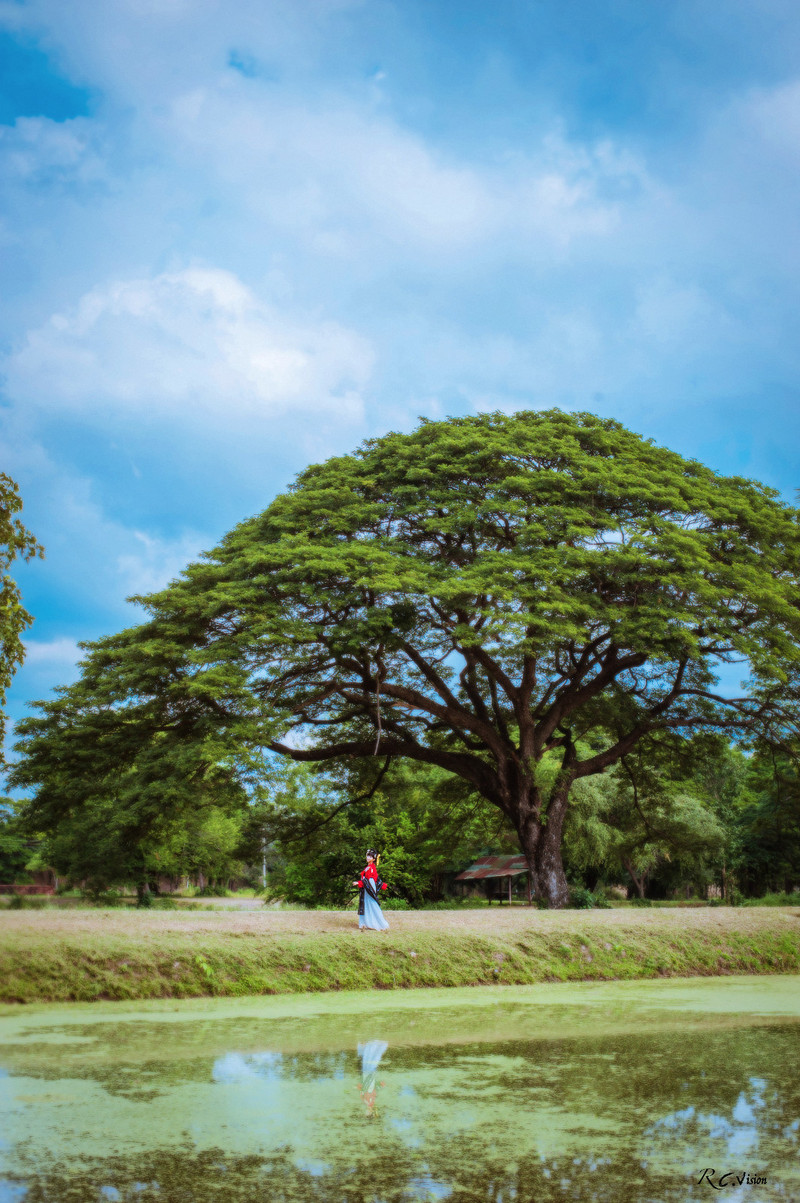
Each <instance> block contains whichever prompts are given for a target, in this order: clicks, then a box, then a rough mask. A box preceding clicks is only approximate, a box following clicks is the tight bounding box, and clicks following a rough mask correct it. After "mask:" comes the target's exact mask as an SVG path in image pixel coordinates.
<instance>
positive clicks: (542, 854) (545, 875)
mask: <svg viewBox="0 0 800 1203" xmlns="http://www.w3.org/2000/svg"><path fill="white" fill-rule="evenodd" d="M567 800H568V790H564V791H563V792H562V793H561V794H559V795H558V796H556V797H554V798H553V799H551V802H550V806H549V807H548V813H547V822H546V823H542V822H541V820H540V819H538V818H537V817H536V814H535V812H534V809H533V807H532V806H531V805H530V802H529V801H528V800H527V799H525V800H524V801H523V803H522V805H520V807H519V810H518V819H517V835H518V836H519V843H520V847H521V848H522V851H523V853H524V854H525V859H526V861H527V862H528V870H529V873H530V883H531V888H532V892H533V895H534V897H535V898H536V900H537V901H539V902H546V903H547V905H548V907H550V908H551V909H553V910H558V909H560V908H562V907H565V906H566V905H567V903H568V902H569V886H568V885H567V879H566V876H565V874H564V865H563V863H562V860H561V829H562V827H563V823H564V814H565V812H566V808H567Z"/></svg>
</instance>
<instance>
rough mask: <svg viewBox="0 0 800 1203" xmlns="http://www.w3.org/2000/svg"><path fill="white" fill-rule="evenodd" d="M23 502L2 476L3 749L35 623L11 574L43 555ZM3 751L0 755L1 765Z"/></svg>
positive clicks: (0, 698)
mask: <svg viewBox="0 0 800 1203" xmlns="http://www.w3.org/2000/svg"><path fill="white" fill-rule="evenodd" d="M21 509H22V498H21V497H20V494H19V488H18V486H17V484H16V483H15V482H14V481H13V480H12V479H11V477H10V476H6V474H5V472H0V748H1V747H2V743H3V739H4V737H5V712H4V707H5V700H6V693H7V691H8V687H9V685H10V684H11V678H12V677H13V676H14V673H15V672H16V670H17V669H18V668H19V666H20V664H21V663H22V661H23V660H24V659H25V648H24V646H23V643H22V634H23V632H24V631H25V630H27V628H28V627H29V626H30V624H31V622H32V621H33V619H32V618H31V616H30V614H29V613H28V611H27V610H26V609H25V607H24V606H23V605H22V597H21V595H20V591H19V586H18V585H17V583H16V581H15V580H14V579H13V577H12V576H11V575H10V574H9V568H10V567H11V565H12V564H13V563H14V561H15V560H16V559H18V558H20V559H23V560H30V559H31V558H32V557H33V556H40V555H43V554H44V553H43V551H42V548H41V546H40V545H39V544H38V543H37V542H36V539H35V538H34V537H33V535H32V534H31V532H30V531H29V530H27V529H26V528H25V527H24V526H23V524H22V521H21V519H20V518H18V517H17V515H18V514H19V512H20V510H21ZM1 761H2V751H0V762H1Z"/></svg>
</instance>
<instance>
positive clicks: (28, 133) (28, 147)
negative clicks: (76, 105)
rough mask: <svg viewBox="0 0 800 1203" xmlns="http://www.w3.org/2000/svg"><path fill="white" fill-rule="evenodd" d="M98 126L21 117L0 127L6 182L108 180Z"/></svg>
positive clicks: (81, 119) (87, 122)
mask: <svg viewBox="0 0 800 1203" xmlns="http://www.w3.org/2000/svg"><path fill="white" fill-rule="evenodd" d="M101 141H102V140H101V138H100V137H99V129H98V126H97V123H96V122H94V121H91V120H89V119H87V118H85V117H75V118H72V119H71V120H69V121H51V120H50V119H49V118H47V117H19V118H18V119H17V121H16V122H15V123H14V125H12V126H0V154H2V156H3V170H4V173H5V175H6V180H7V181H10V180H12V179H17V180H19V181H20V182H22V183H24V184H26V185H31V184H43V183H46V184H48V185H49V186H51V187H52V185H53V184H54V183H55V184H58V183H69V184H96V183H97V182H98V181H101V180H104V179H106V178H107V177H108V171H107V167H106V163H105V153H104V149H103V147H102V144H101Z"/></svg>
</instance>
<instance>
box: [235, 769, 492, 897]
mask: <svg viewBox="0 0 800 1203" xmlns="http://www.w3.org/2000/svg"><path fill="white" fill-rule="evenodd" d="M358 769H360V772H359V771H357V770H358ZM276 771H277V772H278V773H279V774H280V777H279V781H280V785H279V786H278V787H277V788H276V789H275V791H274V793H273V794H272V796H271V797H270V798H269V799H264V800H263V801H262V803H261V805H260V806H259V807H257V808H254V809H253V813H252V817H251V821H252V824H253V827H254V830H255V832H256V833H260V836H261V838H264V839H267V840H268V841H269V843H270V849H271V853H272V855H273V859H272V861H271V863H272V871H271V873H270V889H271V891H272V892H273V893H275V894H277V895H278V896H280V897H283V898H286V899H287V900H288V901H291V902H301V903H304V904H306V905H320V904H323V905H324V904H329V905H334V906H341V905H344V904H346V903H347V902H348V901H349V900H351V899H353V898H354V897H355V890H354V888H353V886H352V882H353V880H354V877H355V875H356V874H357V873H358V872H359V871H360V870H361V869H362V868H363V865H364V854H365V852H366V849H367V848H370V847H374V848H376V849H378V850H379V851H380V853H381V863H380V873H381V877H382V878H384V880H385V881H386V882H387V883H388V884H389V887H390V890H389V895H388V899H401V900H403V901H405V902H406V903H409V904H411V905H413V906H420V905H423V904H424V903H426V902H427V901H429V900H430V899H433V898H441V896H442V893H443V891H444V889H445V888H446V884H447V882H448V880H449V879H450V878H451V877H452V876H453V874H454V873H455V872H456V871H457V870H460V869H462V868H464V867H465V866H466V865H467V864H469V863H470V861H471V860H472V859H474V852H475V849H476V848H480V847H484V846H486V845H487V844H491V843H492V842H495V843H496V842H497V841H498V840H499V841H501V843H502V841H504V840H505V841H506V842H507V841H508V839H509V837H510V833H509V832H508V831H507V830H506V829H504V825H503V823H502V821H498V816H497V813H496V811H494V809H493V808H492V807H491V806H489V805H488V804H487V803H486V801H485V800H484V799H482V798H481V797H480V795H477V794H475V793H474V792H472V793H471V792H470V791H469V790H467V789H465V788H464V787H463V785H462V784H461V783H460V782H459V781H458V780H454V779H453V778H452V777H450V776H449V774H447V773H443V772H442V771H440V770H437V769H433V768H429V767H428V766H426V765H415V764H408V763H406V762H403V761H399V762H396V763H393V764H392V765H391V766H390V767H389V768H388V769H387V771H386V772H385V773H383V774H381V775H380V779H379V780H378V779H377V778H376V777H375V776H373V777H372V778H371V779H370V778H369V777H366V774H365V771H364V769H363V766H355V767H354V766H347V765H345V766H342V767H341V768H340V770H339V772H338V773H330V772H328V773H324V774H322V773H320V772H319V771H315V770H313V769H309V768H308V767H307V766H304V765H292V764H288V765H287V764H285V763H284V764H282V765H281V766H279V767H278V768H277V769H276ZM256 848H257V842H256V841H255V840H253V842H252V844H251V847H250V849H249V850H248V851H249V855H250V857H253V856H254V854H255V851H256ZM387 901H388V900H387Z"/></svg>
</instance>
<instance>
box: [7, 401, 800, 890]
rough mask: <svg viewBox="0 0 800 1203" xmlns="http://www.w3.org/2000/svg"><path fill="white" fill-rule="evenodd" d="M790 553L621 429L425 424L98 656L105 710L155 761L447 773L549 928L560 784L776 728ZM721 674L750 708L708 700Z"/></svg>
mask: <svg viewBox="0 0 800 1203" xmlns="http://www.w3.org/2000/svg"><path fill="white" fill-rule="evenodd" d="M798 551H800V527H799V526H798V513H797V511H795V510H792V509H790V508H789V507H787V506H785V505H783V504H782V503H781V502H780V501H779V499H778V498H777V496H776V494H775V493H774V492H773V491H772V490H770V489H768V488H765V487H763V486H761V485H759V484H757V483H754V482H752V481H747V480H744V479H740V478H726V477H721V476H719V475H717V474H715V473H714V472H713V471H711V470H710V469H709V468H706V467H704V466H703V465H701V464H699V463H696V462H692V461H687V460H685V459H682V458H681V457H680V456H679V455H677V454H675V453H674V452H671V451H668V450H665V449H663V448H660V447H657V446H654V445H653V444H652V443H651V442H649V441H647V440H644V439H642V438H640V437H639V436H637V435H635V434H633V433H631V432H630V431H628V430H626V429H625V428H624V427H623V426H621V425H620V424H619V423H617V422H614V421H611V420H605V419H601V418H597V417H594V416H592V415H590V414H576V415H570V414H564V413H561V412H559V411H549V412H527V413H518V414H515V415H512V416H505V415H502V414H493V415H484V416H477V417H471V418H463V419H451V420H448V421H443V422H425V423H423V424H422V425H421V426H420V427H419V428H418V429H417V430H416V431H414V432H413V433H411V434H408V435H401V434H390V435H387V436H386V437H384V438H380V439H376V440H374V441H370V442H368V443H366V444H365V445H364V446H363V447H362V448H360V449H359V450H358V451H357V452H356V453H355V454H353V455H349V456H341V457H337V458H334V459H330V460H328V461H327V462H326V463H323V464H320V465H315V466H312V467H310V468H309V469H307V470H306V471H305V472H303V473H302V474H301V476H300V477H299V478H298V480H297V482H296V483H295V485H294V486H293V487H292V489H291V490H290V491H289V492H287V493H286V494H284V495H281V496H279V497H278V498H276V500H275V501H274V502H273V503H272V505H270V507H269V508H268V509H267V510H266V511H265V512H264V513H262V514H261V515H260V516H258V517H255V518H253V519H251V520H249V521H247V522H244V523H242V524H241V525H240V526H238V527H236V528H235V529H234V530H233V531H232V532H231V533H230V534H229V535H228V536H227V537H226V538H225V539H224V541H223V542H222V544H221V546H220V547H219V548H218V549H217V550H216V551H214V552H213V553H211V554H210V555H209V556H207V557H206V558H205V560H204V561H203V562H201V563H198V564H194V565H191V566H190V567H189V568H188V569H187V570H186V572H185V573H184V574H183V576H182V578H181V579H180V580H179V581H177V582H176V583H175V584H173V585H172V586H170V587H169V588H168V589H166V590H165V591H164V592H162V593H161V594H157V595H155V596H153V597H151V598H149V599H147V604H148V605H149V608H150V611H151V615H152V617H151V621H150V622H149V623H147V624H144V625H143V626H142V627H141V628H138V629H137V630H136V631H133V632H126V633H125V636H124V638H123V637H120V639H119V641H118V642H117V643H116V644H114V641H110V642H109V643H107V644H106V645H105V646H104V647H103V648H102V649H101V650H100V651H99V652H98V653H95V657H97V656H98V655H99V656H100V660H99V661H98V663H102V664H103V665H104V666H105V667H104V670H103V671H104V672H105V673H106V676H108V674H109V673H110V672H112V669H113V672H116V674H117V678H116V679H117V680H118V682H119V684H118V685H117V686H115V687H114V689H113V690H112V693H113V694H114V707H115V708H116V710H115V712H116V711H117V710H121V711H123V712H124V710H125V706H126V705H129V706H130V707H131V708H132V710H133V711H134V712H137V713H141V711H142V707H143V706H144V707H147V706H148V705H150V706H151V711H152V713H153V714H154V715H156V718H155V719H153V724H152V729H153V730H154V731H157V732H158V738H159V739H162V740H163V739H165V738H167V734H166V733H167V732H168V731H170V730H173V731H183V732H184V733H186V732H190V731H191V728H192V723H193V722H196V723H197V724H198V729H207V728H208V724H209V722H212V723H213V724H216V729H217V730H218V731H219V732H224V733H226V738H228V739H229V740H230V741H231V742H232V744H236V742H237V741H239V742H240V743H241V744H242V745H245V744H248V745H250V746H251V747H252V746H260V747H261V748H266V749H270V750H271V752H272V753H277V754H280V755H282V756H286V757H290V758H292V759H293V760H296V761H306V762H317V763H322V764H324V762H332V761H335V762H341V761H347V760H351V761H356V762H361V763H362V764H364V763H369V761H371V760H374V762H375V770H374V771H375V775H376V780H377V779H378V777H379V775H380V774H381V773H382V772H384V770H385V768H386V765H387V763H388V762H390V761H391V759H392V758H397V757H405V758H408V759H410V760H414V761H418V762H422V763H425V764H429V765H435V766H437V767H438V768H439V769H444V770H446V771H447V772H448V773H452V774H454V775H455V776H456V777H459V778H461V779H462V780H463V781H465V782H467V783H468V784H469V786H471V787H472V788H474V789H475V790H477V791H479V792H480V793H481V794H482V795H483V796H484V797H485V798H487V799H488V800H489V801H490V802H491V803H493V804H494V805H495V806H497V807H498V808H499V809H500V810H501V811H502V812H503V814H504V815H505V816H506V817H507V818H508V820H509V821H510V822H511V823H512V824H513V826H514V828H515V830H516V832H517V835H518V837H519V842H520V846H521V848H522V850H523V852H524V854H525V857H526V859H527V861H528V864H529V867H530V871H531V875H532V882H533V887H534V890H535V893H536V895H537V896H538V897H539V898H543V899H546V900H547V901H548V902H549V904H550V905H551V906H563V905H564V904H565V903H566V901H567V895H568V891H567V883H566V879H565V875H564V871H563V866H562V859H561V840H562V830H563V825H564V819H565V815H566V814H567V809H568V806H569V802H570V791H571V790H572V788H573V786H574V784H575V782H576V781H579V780H581V779H582V778H587V777H591V776H592V775H594V774H598V773H602V772H604V770H606V769H608V768H610V767H611V766H613V765H615V764H617V763H619V762H620V761H622V760H623V759H624V758H625V757H626V756H627V755H628V754H629V753H630V752H631V751H632V750H633V749H634V748H635V747H636V745H637V744H638V743H639V742H640V741H641V740H643V738H644V737H645V736H647V737H648V739H649V740H651V741H652V740H655V739H657V738H658V736H659V733H663V734H664V735H669V736H670V738H674V736H675V734H676V733H677V734H678V735H679V736H684V737H689V736H691V735H692V734H693V733H695V732H697V731H698V730H715V729H717V730H728V731H731V732H736V731H739V732H741V731H742V730H751V729H755V728H763V727H764V724H765V723H768V722H769V721H770V720H771V716H772V714H773V712H774V709H775V702H774V697H775V696H776V691H777V692H779V690H780V687H781V682H782V681H783V680H785V678H786V675H787V672H790V671H791V666H792V665H793V664H794V663H795V662H796V661H797V659H798V645H799V644H800V611H799V610H798ZM733 661H735V662H739V664H740V669H739V675H740V676H745V675H746V674H747V672H748V671H749V672H750V674H751V677H752V679H753V681H754V682H755V683H756V684H757V685H758V687H759V691H758V693H757V694H756V693H755V692H754V693H753V694H752V695H751V696H743V697H738V698H734V697H730V696H728V695H727V692H726V691H719V690H718V689H717V687H716V679H717V678H716V673H717V670H718V669H719V668H720V666H726V665H728V664H729V663H730V662H733ZM137 664H138V665H144V666H145V667H143V668H141V669H137V668H136V667H135V666H136V665H137ZM131 665H133V666H134V668H131ZM114 666H116V667H114ZM90 675H91V674H90ZM126 681H127V684H125V682H126ZM126 697H127V701H126ZM148 697H149V698H150V702H148V701H147V699H148ZM153 708H154V709H153ZM106 714H108V712H106ZM193 716H194V717H193ZM126 730H127V731H128V734H129V735H130V730H131V728H130V724H128V727H127V728H126ZM35 734H36V732H35V731H34V730H33V728H31V733H30V735H31V738H33V736H34V735H35ZM42 734H43V732H42V731H40V732H39V735H40V736H41V735H42ZM23 750H24V749H23ZM26 772H27V777H28V780H29V781H30V780H33V779H34V778H35V774H36V769H35V765H34V766H29V768H28V769H27V770H26Z"/></svg>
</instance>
